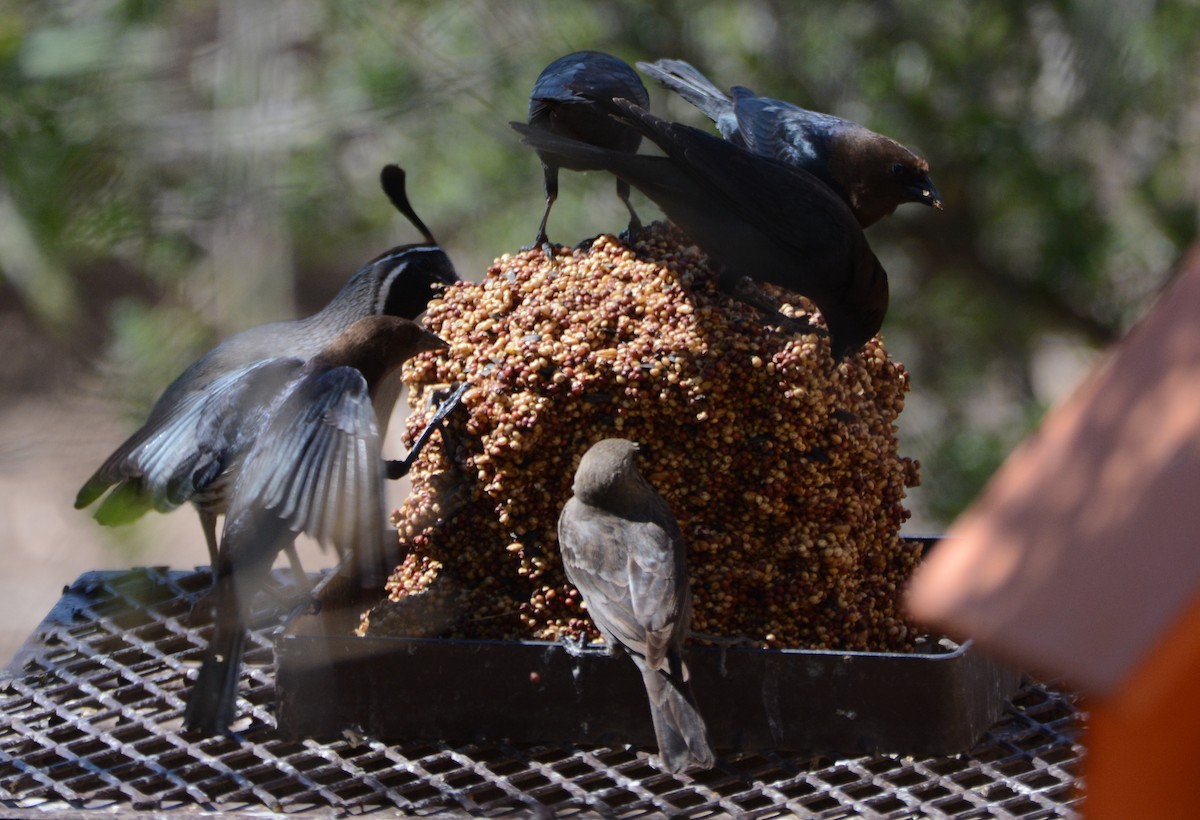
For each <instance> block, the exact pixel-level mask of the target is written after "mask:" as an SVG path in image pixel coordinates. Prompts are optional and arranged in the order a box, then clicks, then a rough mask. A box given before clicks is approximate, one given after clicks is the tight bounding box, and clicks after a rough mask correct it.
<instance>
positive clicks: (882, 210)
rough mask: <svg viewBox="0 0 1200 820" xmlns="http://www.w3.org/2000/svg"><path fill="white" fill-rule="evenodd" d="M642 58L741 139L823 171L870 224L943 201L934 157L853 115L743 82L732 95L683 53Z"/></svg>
mask: <svg viewBox="0 0 1200 820" xmlns="http://www.w3.org/2000/svg"><path fill="white" fill-rule="evenodd" d="M637 65H638V68H640V69H641V70H642V71H644V72H646V74H648V75H650V76H651V77H653V78H654V79H655V80H657V81H658V82H659V83H661V84H662V85H664V86H666V87H667V88H669V89H671V90H672V91H675V92H676V93H678V94H679V95H680V96H681V97H683V98H684V99H685V100H687V101H688V102H689V103H691V104H692V105H694V106H696V107H697V108H699V109H700V110H701V111H703V112H704V113H705V114H707V115H708V118H709V119H711V120H712V121H713V122H714V123H716V125H717V130H718V131H719V132H720V133H721V136H723V137H724V138H725V139H727V140H729V141H730V142H732V143H733V144H734V145H738V146H741V147H743V148H745V149H747V150H749V151H751V152H753V153H755V154H758V155H759V156H761V157H770V158H772V159H777V160H780V161H782V162H786V163H788V164H789V165H794V166H796V167H797V168H803V169H804V170H805V171H808V172H809V173H810V174H813V175H814V176H816V177H818V178H819V179H820V180H821V181H822V182H824V183H825V184H827V185H829V186H830V187H831V188H833V189H834V190H835V191H837V193H838V195H839V196H841V197H842V199H844V200H845V201H846V204H847V205H849V206H850V210H852V211H853V212H854V216H855V218H856V219H858V224H859V225H861V226H862V227H864V228H865V227H867V226H868V225H871V224H873V223H875V222H877V221H878V220H879V219H881V218H883V217H885V216H887V215H888V214H890V213H892V212H893V211H895V210H896V206H898V205H903V204H904V203H906V202H919V203H921V204H922V205H929V206H931V207H933V208H937V209H939V210H940V209H941V207H942V200H941V197H940V196H939V195H938V192H937V188H935V187H934V186H933V181H932V180H931V179H930V178H929V163H928V162H926V161H925V160H924V159H922V158H921V157H918V156H917V155H916V154H914V153H913V152H912V151H910V150H908V149H907V148H905V147H904V146H903V145H901V144H900V143H898V142H896V141H895V140H893V139H889V138H888V137H885V136H883V135H881V134H877V133H875V132H874V131H871V130H870V129H868V128H865V127H864V126H862V125H859V124H858V123H856V122H852V121H850V120H844V119H842V118H840V117H834V116H831V115H829V114H821V113H819V112H816V111H809V110H807V109H804V108H800V107H799V106H797V105H792V104H791V103H787V102H783V101H781V100H773V99H771V98H770V97H759V96H756V95H755V93H754V92H753V91H751V90H750V89H749V88H746V87H745V86H741V85H735V86H734V87H733V88H732V89H730V92H731V94H732V95H733V96H732V99H731V98H730V97H729V96H727V95H726V94H725V92H723V91H721V89H719V88H717V87H716V86H715V85H713V84H712V82H710V81H709V79H708V78H707V77H705V76H704V75H703V74H701V73H700V72H699V71H697V70H696V69H695V68H694V67H692V66H691V65H690V64H688V63H685V62H684V61H683V60H659V61H658V62H657V63H638V64H637Z"/></svg>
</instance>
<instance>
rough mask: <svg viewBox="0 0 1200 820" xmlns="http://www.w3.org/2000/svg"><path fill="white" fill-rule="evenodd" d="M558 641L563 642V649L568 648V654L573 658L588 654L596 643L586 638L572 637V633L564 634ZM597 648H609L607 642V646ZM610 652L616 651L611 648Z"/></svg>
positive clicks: (610, 653)
mask: <svg viewBox="0 0 1200 820" xmlns="http://www.w3.org/2000/svg"><path fill="white" fill-rule="evenodd" d="M558 642H559V643H560V644H562V647H563V649H565V650H567V654H568V655H570V656H571V657H573V658H579V657H582V656H584V655H586V654H588V652H589V651H591V649H592V648H593V647H594V644H590V643H588V642H587V640H586V639H585V638H583V637H579V638H572V637H571V636H570V635H563V636H562V637H561V638H559V639H558ZM595 648H607V644H606V645H605V647H595ZM608 654H609V655H612V654H614V653H613V651H612V650H611V649H609V651H608Z"/></svg>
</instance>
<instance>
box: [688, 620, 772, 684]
mask: <svg viewBox="0 0 1200 820" xmlns="http://www.w3.org/2000/svg"><path fill="white" fill-rule="evenodd" d="M688 637H689V638H691V639H693V640H697V641H704V642H705V643H709V644H712V645H713V646H715V647H717V648H718V649H720V650H721V660H720V663H719V664H718V669H719V670H720V673H721V677H725V676H726V674H727V670H726V668H725V659H726V658H727V657H728V655H729V650H730V649H733V648H736V647H742V648H745V649H753V648H754V647H755V646H757V642H756V641H755V640H754V639H753V638H751V637H750V636H749V635H710V634H708V633H707V632H694V631H689V632H688Z"/></svg>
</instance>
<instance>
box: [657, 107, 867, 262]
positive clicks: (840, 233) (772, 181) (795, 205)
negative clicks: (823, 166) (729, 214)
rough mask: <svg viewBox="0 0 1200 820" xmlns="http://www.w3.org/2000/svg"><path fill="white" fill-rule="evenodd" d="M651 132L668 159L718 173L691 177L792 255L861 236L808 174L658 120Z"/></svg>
mask: <svg viewBox="0 0 1200 820" xmlns="http://www.w3.org/2000/svg"><path fill="white" fill-rule="evenodd" d="M643 114H645V112H643ZM645 116H647V117H651V116H653V115H650V114H645ZM655 130H656V131H657V132H658V133H660V134H661V135H662V136H661V138H660V140H655V141H656V142H657V143H658V145H659V146H660V147H661V148H663V150H664V151H666V152H667V153H668V154H671V153H672V151H675V152H677V154H678V155H679V156H681V157H682V158H684V159H685V160H686V163H687V166H688V167H695V168H697V169H705V168H723V169H724V170H723V171H722V172H721V173H703V174H702V173H695V174H692V176H693V179H696V180H697V181H698V182H699V183H700V184H701V185H703V186H705V187H706V188H708V189H709V190H710V191H711V192H712V193H713V194H714V195H716V196H719V197H721V198H722V199H724V200H725V201H726V202H727V203H729V205H730V207H732V208H734V209H735V210H736V211H737V212H738V213H741V214H745V215H746V219H747V221H749V222H751V223H752V224H757V225H762V226H764V227H765V229H766V232H767V233H768V234H769V235H770V236H771V237H772V238H773V239H775V240H776V241H778V242H780V243H781V244H783V245H785V246H788V247H790V248H791V249H792V251H794V252H795V253H797V254H805V253H809V252H811V249H812V246H813V244H814V242H818V243H821V244H828V243H838V244H848V243H849V242H850V241H851V240H852V239H853V237H855V235H860V234H861V228H859V227H858V222H857V221H855V219H854V215H853V214H852V213H851V212H850V209H849V208H848V207H847V206H846V204H845V203H844V202H842V200H841V199H840V198H839V197H838V196H837V194H835V193H834V192H833V191H832V190H830V188H829V187H828V186H827V185H826V184H825V183H823V182H821V180H819V179H817V177H816V176H814V175H813V174H810V173H809V172H808V171H805V170H804V169H802V168H797V167H794V166H791V165H787V164H786V163H783V162H780V161H778V160H775V159H771V158H770V157H761V156H758V155H756V154H752V153H750V152H749V151H747V150H745V149H742V148H738V147H737V146H735V145H731V144H730V143H728V142H725V141H724V140H721V139H718V138H717V137H714V136H712V135H710V134H706V133H704V132H703V131H700V130H699V129H696V128H691V127H690V126H686V125H680V124H678V123H667V122H665V121H662V120H659V123H658V125H657V127H656V128H655ZM668 144H670V145H671V146H672V147H671V148H668V147H667V145H668ZM748 183H749V184H748ZM781 206H782V207H781Z"/></svg>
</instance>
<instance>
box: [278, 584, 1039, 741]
mask: <svg viewBox="0 0 1200 820" xmlns="http://www.w3.org/2000/svg"><path fill="white" fill-rule="evenodd" d="M344 612H345V608H343V613H344ZM929 643H930V644H931V646H932V650H933V651H930V652H928V653H925V654H922V653H874V652H825V651H813V650H765V649H747V648H732V649H728V650H721V649H718V648H714V647H709V646H704V645H702V644H693V645H690V646H689V648H688V650H687V662H688V666H689V667H690V669H691V673H692V686H693V689H694V691H695V694H696V699H697V701H698V703H699V705H700V709H701V713H702V714H703V715H704V717H705V721H706V722H707V724H708V729H709V738H710V740H711V742H712V744H713V745H714V746H715V747H717V748H719V749H725V750H738V751H752V750H768V749H770V750H778V751H784V750H787V751H800V752H812V753H814V754H828V755H858V754H870V753H877V752H882V753H897V754H913V755H944V754H955V753H958V752H964V751H967V750H968V749H970V748H971V747H972V746H973V745H974V744H975V743H976V741H978V740H979V738H980V737H982V735H983V733H984V732H986V731H987V729H988V728H989V727H990V726H991V725H992V724H993V723H995V722H996V720H997V719H998V718H999V717H1000V715H1001V714H1002V712H1003V711H1004V708H1005V706H1006V704H1007V703H1008V701H1009V699H1010V698H1011V696H1012V695H1013V693H1015V692H1016V691H1017V689H1018V687H1019V685H1020V682H1021V675H1020V673H1019V672H1017V671H1015V670H1012V669H1010V668H1007V667H1005V666H1003V665H1000V664H998V663H997V662H995V661H993V660H992V659H990V658H988V657H986V656H984V655H982V654H980V653H978V652H975V651H972V650H971V645H970V642H967V643H966V644H964V645H962V646H957V645H955V644H951V643H950V642H949V641H944V640H943V641H937V640H936V639H931V641H930V642H929ZM277 661H278V674H277V676H276V694H277V700H278V721H279V729H280V731H281V732H282V733H283V734H285V735H287V736H291V737H328V736H336V735H340V734H342V733H343V732H344V731H346V730H356V731H361V732H365V733H368V734H370V735H373V736H375V737H379V738H382V739H385V740H417V739H429V740H434V739H436V740H443V741H447V742H451V743H458V742H467V743H470V742H484V741H495V740H508V741H511V742H516V743H580V744H605V745H607V744H613V743H632V744H635V745H647V746H653V745H654V733H653V729H652V726H651V722H650V715H649V709H648V707H647V705H646V695H645V691H644V690H643V688H642V683H641V675H640V674H639V673H638V671H637V669H636V668H635V667H634V665H633V663H632V662H631V661H630V660H629V658H627V657H623V656H620V655H618V656H616V657H609V656H608V655H607V654H606V653H605V652H604V651H603V650H602V649H589V650H585V651H584V652H582V653H579V654H573V653H571V652H569V651H568V650H567V649H566V647H564V646H562V645H560V644H553V643H541V642H516V641H511V642H506V641H463V640H432V639H416V638H392V637H365V638H356V637H353V636H352V635H350V634H349V628H348V626H347V624H346V622H345V619H344V617H342V618H339V617H338V616H337V615H336V613H335V612H332V611H329V610H327V611H326V612H325V613H324V614H323V615H320V616H304V617H301V618H298V619H296V620H295V621H293V623H291V624H290V625H289V626H288V628H287V629H286V630H285V632H284V633H283V634H281V635H280V637H279V640H278V643H277Z"/></svg>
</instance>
